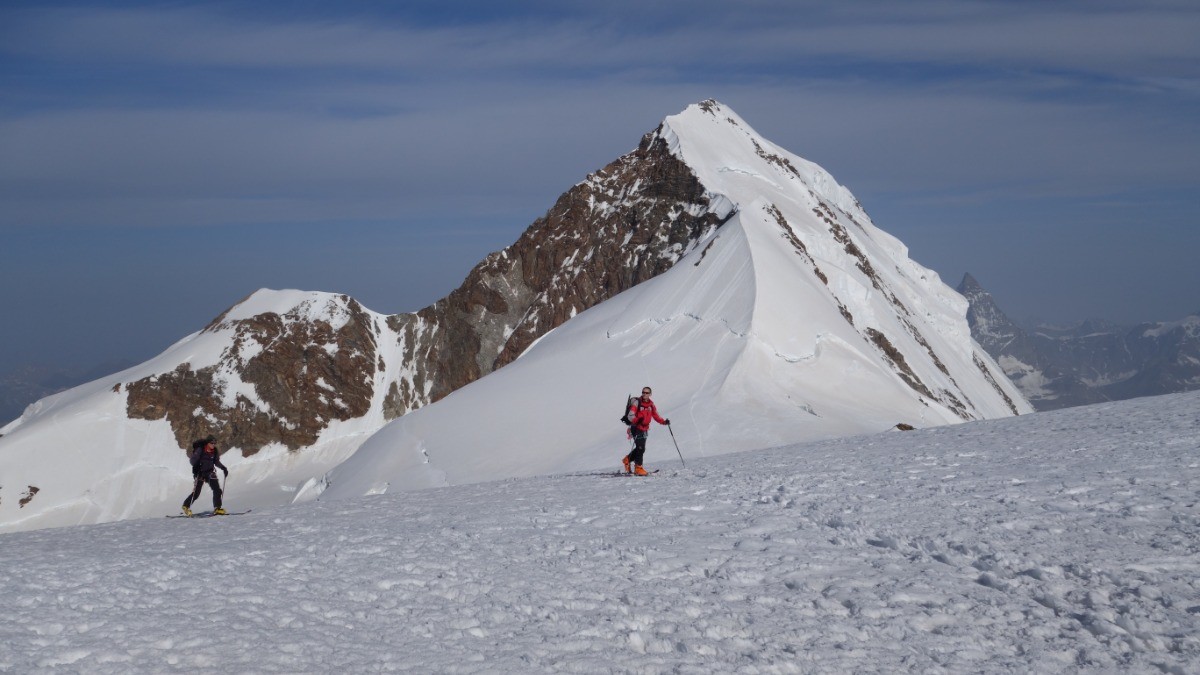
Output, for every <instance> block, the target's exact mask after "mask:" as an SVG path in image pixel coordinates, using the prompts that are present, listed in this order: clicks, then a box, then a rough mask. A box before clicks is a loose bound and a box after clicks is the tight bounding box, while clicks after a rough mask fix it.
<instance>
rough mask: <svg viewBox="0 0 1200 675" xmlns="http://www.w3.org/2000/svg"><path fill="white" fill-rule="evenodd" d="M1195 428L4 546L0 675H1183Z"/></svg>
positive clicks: (449, 498) (832, 456) (897, 452)
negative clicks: (382, 674)
mask: <svg viewBox="0 0 1200 675" xmlns="http://www.w3.org/2000/svg"><path fill="white" fill-rule="evenodd" d="M1198 408H1200V395H1197V394H1188V395H1178V396H1171V397H1163V398H1156V399H1142V400H1139V401H1133V402H1126V403H1118V404H1105V405H1098V406H1090V407H1087V408H1077V409H1072V410H1065V411H1058V412H1054V413H1043V414H1039V415H1031V416H1026V417H1022V418H1016V419H1007V420H998V421H991V422H979V423H971V424H966V425H960V426H953V427H942V428H937V429H932V430H926V431H918V432H911V433H901V432H891V433H886V434H880V435H875V436H865V437H859V438H851V439H840V440H834V441H826V442H819V443H809V444H805V445H799V446H793V447H791V448H783V449H774V450H765V451H760V452H751V453H742V454H737V455H729V456H722V457H715V458H708V459H699V458H696V459H692V460H690V461H689V462H688V465H687V468H686V469H683V468H680V467H679V465H678V463H677V462H676V463H673V464H672V463H666V462H665V461H664V463H663V464H662V466H663V471H662V472H661V473H660V474H659V475H657V476H654V477H651V478H646V479H634V478H618V479H614V478H611V477H608V476H605V475H601V474H600V473H588V474H572V475H560V476H553V477H547V478H536V479H513V480H506V481H502V482H496V483H487V484H477V485H470V486H460V487H454V488H444V489H433V490H426V491H421V492H414V493H407V494H393V495H384V496H379V497H372V498H364V499H361V500H349V501H329V502H318V503H313V504H305V505H300V506H294V507H290V508H280V509H274V510H262V511H260V510H257V509H256V510H255V511H254V512H253V513H250V514H247V515H244V516H238V517H232V518H212V519H204V520H166V519H163V518H158V519H155V520H142V521H131V522H124V523H115V524H109V525H98V526H89V527H74V528H65V529H58V530H42V531H37V532H24V533H16V534H9V535H5V536H3V537H0V588H3V589H4V590H3V593H2V594H0V617H2V619H0V671H4V672H9V671H11V672H21V673H30V672H47V671H63V672H89V673H124V672H130V671H136V672H180V673H183V672H189V673H190V672H194V671H195V670H197V669H201V670H205V669H207V670H216V669H220V670H223V671H227V672H247V671H252V672H287V673H305V672H333V671H348V672H376V671H391V670H400V671H411V672H439V673H455V672H588V673H592V672H609V671H628V672H652V673H658V672H684V673H708V672H746V673H757V672H805V673H807V672H831V673H832V672H858V673H862V672H895V671H920V672H948V673H959V672H1055V673H1057V672H1076V671H1089V672H1094V671H1108V672H1112V671H1120V672H1150V673H1159V672H1173V673H1185V672H1193V673H1194V672H1198V671H1200V529H1198V527H1197V526H1198V525H1200V517H1198V516H1200V504H1198V503H1197V502H1198V501H1200V452H1198V449H1200V420H1197V416H1196V414H1195V411H1196V410H1197V409H1198ZM614 439H615V440H614V450H613V463H614V465H615V464H617V463H618V461H619V457H620V454H621V442H620V439H619V434H618V433H616V432H614ZM684 453H685V455H686V453H687V448H684ZM669 456H674V448H673V447H672V446H671V445H670V439H669V437H668V436H667V435H665V434H659V435H656V436H654V437H653V438H652V439H651V444H650V450H649V452H648V459H650V460H659V461H663V460H665V459H666V458H667V457H669ZM652 463H653V461H652ZM204 499H207V495H205V496H204V497H202V498H201V501H202V503H201V507H202V508H206V507H207V504H204V503H203V500H204ZM227 501H228V502H229V503H230V504H231V505H232V506H236V501H237V495H236V494H231V495H229V498H228V500H227Z"/></svg>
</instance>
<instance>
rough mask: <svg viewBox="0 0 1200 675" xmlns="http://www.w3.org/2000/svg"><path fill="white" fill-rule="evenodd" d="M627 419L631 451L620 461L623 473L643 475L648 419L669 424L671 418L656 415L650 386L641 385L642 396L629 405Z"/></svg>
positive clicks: (656, 409)
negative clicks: (631, 439) (666, 418)
mask: <svg viewBox="0 0 1200 675" xmlns="http://www.w3.org/2000/svg"><path fill="white" fill-rule="evenodd" d="M627 419H629V420H630V422H629V434H630V436H631V437H632V438H633V452H630V453H629V454H628V455H625V457H623V458H622V459H621V463H622V464H624V465H625V473H632V474H634V475H637V476H645V475H646V470H645V469H643V468H642V456H643V455H645V454H646V436H647V435H648V434H649V433H650V421H651V420H654V421H655V422H658V423H659V424H670V423H671V420H664V419H663V418H662V417H660V416H659V415H658V408H657V407H655V405H654V401H651V400H650V387H642V397H641V398H639V399H638V400H637V401H635V402H634V403H633V405H631V406H629V411H628V417H627ZM630 464H633V468H630V466H629V465H630Z"/></svg>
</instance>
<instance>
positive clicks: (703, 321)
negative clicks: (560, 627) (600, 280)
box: [326, 102, 1031, 497]
mask: <svg viewBox="0 0 1200 675" xmlns="http://www.w3.org/2000/svg"><path fill="white" fill-rule="evenodd" d="M658 133H659V135H660V136H661V137H663V138H664V139H665V140H667V142H668V143H669V144H670V147H671V148H672V151H673V152H678V153H681V156H682V158H683V159H684V160H685V161H686V162H687V163H688V165H689V166H691V167H692V168H693V169H694V170H695V171H696V172H697V174H698V176H699V177H700V179H701V181H702V182H703V183H704V184H705V185H706V186H707V187H708V189H709V190H710V191H711V192H712V194H713V196H714V200H715V201H717V200H719V201H726V202H729V203H731V204H733V205H734V208H735V209H736V213H735V214H734V215H733V216H732V218H731V219H730V220H729V221H728V222H726V223H725V224H724V225H722V226H721V228H720V229H718V230H717V231H716V233H715V234H713V235H712V236H711V237H710V238H709V239H708V240H707V241H706V242H701V243H700V244H699V245H698V246H697V247H696V248H695V249H694V250H693V251H692V252H691V253H689V254H688V255H687V256H685V257H684V258H683V259H682V260H681V261H680V262H679V263H677V264H676V265H675V266H674V267H672V268H671V269H670V270H668V271H667V272H665V273H663V274H662V275H660V276H658V277H656V278H654V279H651V280H649V281H647V282H644V283H642V284H640V285H638V286H636V287H634V288H632V289H630V290H628V291H626V292H625V293H622V294H621V295H618V296H617V297H615V298H612V299H610V300H608V301H607V302H604V303H602V304H601V305H598V306H596V307H593V308H591V309H590V310H587V311H585V312H583V313H581V314H579V315H578V316H575V317H574V318H572V319H571V320H570V321H568V322H567V323H565V324H564V325H562V326H560V327H558V328H557V329H555V330H554V331H552V332H551V333H550V334H548V335H546V336H544V337H543V338H542V339H541V340H540V341H539V342H537V343H535V344H534V345H533V346H532V347H530V348H529V349H528V350H527V351H526V352H525V353H524V354H523V355H522V356H521V357H520V358H519V359H518V360H517V361H515V362H514V363H512V364H510V365H509V366H507V367H505V368H503V369H501V370H499V371H497V372H494V373H492V374H491V375H489V376H487V377H485V378H482V379H481V380H478V381H476V382H474V383H472V384H470V385H468V386H466V387H464V388H462V389H459V390H458V391H456V392H454V393H453V394H451V395H450V396H448V397H446V398H445V399H443V400H441V401H439V402H438V403H437V404H435V405H432V406H429V407H426V408H423V409H420V410H417V411H414V412H412V413H410V414H408V415H406V416H404V417H402V418H400V419H398V420H395V421H393V422H391V423H390V424H389V425H388V426H386V427H384V428H383V429H382V430H380V431H379V432H378V433H376V434H375V435H374V436H372V437H371V438H370V439H369V440H368V441H366V442H365V443H364V444H363V445H362V447H360V449H359V450H358V451H357V452H356V453H355V454H354V455H353V456H352V457H351V458H350V459H348V460H346V461H345V462H344V463H342V464H341V465H340V466H338V467H337V468H336V469H335V470H334V471H332V472H331V473H330V474H329V476H328V477H327V479H326V482H327V483H328V492H327V493H326V496H327V497H346V496H355V495H362V494H376V493H380V492H385V491H387V490H395V489H415V488H424V487H433V486H439V485H447V484H461V483H469V482H475V481H480V480H489V479H495V478H498V477H508V476H529V475H536V474H541V473H547V472H553V471H570V470H579V469H584V468H595V467H604V466H616V465H618V464H619V458H620V457H621V456H622V455H624V454H625V453H626V452H628V446H627V445H626V444H625V441H624V439H623V438H622V435H623V429H624V427H622V426H621V425H620V424H619V423H618V422H617V418H618V417H619V416H620V412H621V411H620V409H619V408H620V406H621V405H622V404H623V403H624V401H625V396H626V394H628V393H630V392H634V391H638V390H640V388H641V387H642V386H643V385H650V386H652V387H654V388H655V392H656V395H655V400H656V402H657V404H658V406H659V409H660V412H661V414H662V415H664V416H665V417H668V418H670V419H671V420H672V422H673V423H674V424H673V429H674V430H675V433H676V434H677V435H678V437H679V438H678V440H679V441H680V442H681V443H685V444H687V445H688V447H689V448H691V449H692V451H693V452H694V453H696V454H697V455H708V454H717V453H726V452H736V451H741V450H748V449H754V448H762V447H767V446H771V445H781V444H785V443H793V442H796V441H798V440H803V439H816V438H829V437H834V436H840V435H847V434H856V433H866V432H871V431H879V430H883V429H887V428H890V427H892V426H894V425H896V424H897V423H901V422H903V423H908V424H912V425H915V426H918V427H926V426H933V425H941V424H951V423H956V422H961V421H963V420H964V419H978V418H993V417H1001V416H1005V415H1012V414H1014V413H1015V412H1023V413H1024V412H1030V411H1031V408H1030V407H1029V406H1028V404H1026V403H1025V401H1024V399H1022V398H1021V396H1020V394H1019V393H1018V392H1017V389H1016V387H1014V386H1013V385H1012V384H1011V382H1009V381H1008V380H1007V379H1006V378H1005V377H1004V376H1003V374H1002V371H1001V370H1000V368H999V366H997V365H995V363H994V362H992V360H991V359H990V358H989V357H987V355H986V354H985V353H984V352H983V350H982V349H981V348H979V347H978V345H976V344H975V343H974V341H973V340H972V339H971V337H970V329H969V327H968V325H967V322H966V318H965V311H966V301H965V300H964V299H963V298H962V297H961V296H959V295H957V294H956V293H955V292H954V291H952V290H951V289H950V288H949V287H947V286H946V285H945V284H942V283H941V281H940V280H939V279H938V278H937V275H936V274H935V273H933V272H931V271H929V270H927V269H925V268H923V267H921V266H920V265H918V264H916V263H915V262H913V261H912V260H910V259H909V258H908V257H907V250H906V249H905V248H904V246H903V245H902V244H901V243H900V242H899V241H897V240H896V239H895V238H893V237H891V236H890V235H887V234H886V233H884V232H882V231H880V230H879V229H878V228H876V227H874V226H873V225H872V224H871V223H870V220H869V218H868V217H867V215H866V214H865V213H863V212H862V209H861V208H860V207H859V206H858V205H857V202H855V200H854V198H853V197H852V196H851V195H850V193H849V192H848V191H847V190H846V189H845V188H842V187H841V186H839V185H837V183H836V182H835V181H833V179H832V178H831V177H830V176H829V175H828V174H827V173H825V172H824V171H823V170H821V169H820V168H819V167H817V166H816V165H813V164H811V163H809V162H806V161H805V160H803V159H801V158H799V157H796V156H794V155H791V154H790V153H786V151H783V150H781V149H779V148H778V147H776V146H774V145H772V144H770V142H769V141H767V140H766V139H763V138H762V137H761V136H758V135H757V134H755V133H754V132H753V131H752V130H750V129H749V127H748V126H747V125H746V124H745V122H744V121H741V120H740V118H737V117H736V115H735V114H734V113H733V112H732V111H730V110H728V109H726V108H723V107H722V106H720V105H719V104H716V103H711V102H709V103H706V104H701V105H698V106H692V107H691V108H689V109H688V110H686V111H685V112H683V113H681V114H680V115H677V116H673V117H669V118H667V120H666V121H665V122H664V124H663V126H662V128H660V130H659V131H658ZM872 331H874V332H875V333H876V334H878V335H880V336H884V337H883V339H884V340H885V341H886V343H887V344H888V345H889V346H891V347H893V348H894V349H895V351H896V352H897V353H899V354H900V356H898V357H896V356H894V355H890V354H889V353H888V352H887V351H885V350H884V349H881V348H879V345H878V344H877V343H875V342H873V341H872V339H871V338H870V337H869V335H870V334H871V332H872ZM897 361H900V362H902V363H903V368H901V367H899V366H898V365H897V363H896V362H897ZM984 371H986V372H984ZM914 381H915V382H916V383H917V384H918V385H919V387H918V386H914V385H913V382H914ZM918 389H921V390H922V391H919V390H918ZM654 433H659V434H665V433H666V430H665V429H658V430H657V431H655V432H654Z"/></svg>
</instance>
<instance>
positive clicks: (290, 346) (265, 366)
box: [126, 298, 376, 455]
mask: <svg viewBox="0 0 1200 675" xmlns="http://www.w3.org/2000/svg"><path fill="white" fill-rule="evenodd" d="M344 301H345V303H346V309H347V311H348V312H349V315H350V319H349V320H348V321H347V322H346V324H345V325H344V326H342V327H341V328H340V329H338V330H336V331H335V330H334V329H333V327H332V326H331V325H330V324H329V323H328V322H327V321H313V322H310V321H305V320H303V319H302V317H301V316H298V315H293V314H288V315H283V316H280V315H279V314H274V313H266V314H260V315H258V316H255V317H253V318H250V319H246V320H242V321H237V322H232V323H228V324H226V323H225V322H214V323H213V324H210V325H209V327H208V328H206V330H216V329H217V328H218V327H228V328H232V329H233V331H234V338H233V340H232V342H231V345H230V347H229V348H228V349H227V350H226V352H225V354H223V355H222V361H221V364H220V365H215V366H209V367H206V368H200V369H196V370H194V369H192V368H191V366H190V365H189V364H186V363H185V364H182V365H180V366H179V367H177V368H176V369H175V370H174V371H172V372H170V373H164V374H161V375H158V376H155V377H148V378H144V379H142V380H138V381H136V382H131V383H129V384H128V387H127V388H128V392H129V393H128V396H129V398H128V402H127V404H126V413H127V414H128V415H129V416H130V417H131V418H137V419H149V420H155V419H163V418H166V419H167V420H168V421H169V422H170V424H171V430H172V432H173V433H174V435H175V440H176V442H177V443H178V444H179V447H181V448H186V447H187V445H188V443H189V441H190V439H193V438H197V437H200V436H205V435H207V434H210V433H211V434H213V435H215V436H217V437H218V438H219V439H221V442H222V444H223V445H224V446H225V447H237V448H240V449H241V450H242V453H243V454H245V455H250V454H253V453H255V452H257V451H258V450H259V449H261V448H262V447H263V446H264V445H267V444H268V443H282V444H283V445H285V446H287V447H288V448H290V449H293V450H294V449H298V448H301V447H304V446H307V445H312V444H313V443H314V442H316V440H317V437H318V435H319V434H320V432H321V430H322V429H324V428H325V427H326V426H327V425H328V423H329V421H331V420H335V419H337V420H348V419H351V418H355V417H361V416H362V415H364V414H366V412H367V410H368V408H369V406H370V402H371V399H372V396H373V394H374V376H375V363H376V341H375V332H374V330H373V326H372V325H371V321H370V315H369V314H367V313H366V312H365V311H364V310H363V308H362V307H361V306H360V305H359V304H358V303H357V302H355V301H354V300H351V299H349V298H344ZM226 315H227V314H223V315H222V316H226ZM251 342H254V343H257V344H258V345H260V346H261V347H262V349H261V351H259V352H258V353H257V354H255V355H254V356H252V357H250V358H248V359H246V358H243V351H244V350H246V348H247V347H248V345H249V344H250V343H251ZM231 377H239V378H240V379H241V380H242V381H243V382H245V383H247V384H250V385H252V386H253V388H254V393H255V394H256V396H257V398H258V400H259V401H261V402H262V403H263V404H265V406H266V407H265V409H264V408H262V407H259V406H258V405H256V403H255V402H253V401H251V400H249V399H248V398H246V397H245V396H243V395H240V394H239V395H237V396H236V397H234V403H233V405H232V406H230V405H228V404H227V403H225V398H226V397H225V388H226V386H227V382H228V381H229V378H231Z"/></svg>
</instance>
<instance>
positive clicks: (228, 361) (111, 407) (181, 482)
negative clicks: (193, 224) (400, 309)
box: [0, 290, 402, 532]
mask: <svg viewBox="0 0 1200 675" xmlns="http://www.w3.org/2000/svg"><path fill="white" fill-rule="evenodd" d="M346 300H347V299H346V297H345V296H340V295H335V294H331V293H319V292H308V291H295V290H284V291H270V290H261V291H258V292H256V293H254V294H253V295H251V296H250V297H249V298H247V299H246V300H244V301H243V302H241V303H239V304H237V305H235V306H234V307H233V308H231V309H230V311H229V312H227V313H226V314H225V315H223V316H222V317H221V321H220V322H216V323H214V325H212V326H210V327H208V328H206V329H205V330H202V331H198V332H196V333H193V334H192V335H189V336H187V337H186V338H184V339H182V340H180V341H179V342H177V343H176V344H174V345H172V346H171V347H170V348H168V349H167V350H166V351H164V352H163V353H162V354H160V355H158V356H157V357H155V358H153V359H151V360H150V361H147V362H145V363H143V364H140V365H138V366H135V367H133V368H130V369H128V370H125V371H122V372H119V373H115V374H113V375H110V376H108V377H105V378H102V379H99V380H96V381H94V382H90V383H88V384H85V385H82V386H79V387H76V388H74V389H70V390H68V391H65V392H62V393H60V394H56V395H54V396H50V397H47V398H45V399H42V400H40V401H38V402H36V403H34V404H33V405H31V406H30V407H29V408H28V409H27V410H26V411H25V414H24V415H22V416H21V418H20V419H17V420H15V421H13V422H12V423H10V424H9V425H7V426H5V427H4V428H3V429H0V434H2V435H3V438H0V468H3V467H6V466H7V467H10V468H11V467H13V466H15V465H16V464H17V463H19V465H20V471H19V474H20V477H21V479H22V480H23V483H24V484H13V483H12V478H11V476H12V475H13V474H14V473H18V472H16V471H11V470H10V471H7V472H5V473H7V474H8V476H9V477H8V479H7V480H5V475H4V474H3V473H0V532H3V531H13V530H20V529H30V528H33V527H55V526H62V525H73V524H78V523H88V522H105V521H111V520H122V519H126V518H139V517H142V518H144V517H147V516H151V515H159V514H162V513H164V511H165V512H174V511H177V510H178V504H179V503H181V502H182V501H183V498H184V497H185V496H186V495H187V493H188V491H189V490H190V489H191V487H192V476H191V471H190V465H189V464H188V459H187V457H186V455H185V454H184V452H183V451H182V450H180V449H179V446H178V444H177V441H176V439H175V437H174V435H173V434H172V430H171V427H170V426H169V425H168V424H167V423H165V422H163V421H148V420H139V419H130V418H129V417H128V416H127V402H128V395H129V393H128V388H127V387H126V386H123V385H124V384H125V383H129V382H133V381H136V380H140V379H142V378H146V377H153V376H158V375H161V374H164V373H171V372H172V371H174V370H175V369H176V368H177V367H178V366H180V365H181V364H190V366H191V367H192V368H193V369H196V370H199V369H201V368H205V367H208V366H218V367H219V368H218V371H217V373H216V374H215V376H214V381H215V384H216V386H217V388H218V390H219V391H224V395H225V396H226V397H228V398H229V399H231V400H232V399H234V398H236V397H242V398H243V399H244V400H246V401H248V402H249V403H250V404H251V405H254V406H258V407H259V408H265V409H269V406H268V405H267V404H266V403H265V402H263V401H261V400H260V399H259V397H258V396H257V394H256V393H255V389H254V387H253V386H251V385H249V384H247V383H246V382H244V381H243V380H242V379H241V376H240V374H239V372H238V370H237V366H238V364H240V363H244V362H245V361H246V360H248V359H249V358H250V357H251V356H252V355H253V353H254V349H255V348H258V347H259V346H258V345H257V344H255V343H253V342H246V341H242V340H239V339H238V337H237V334H236V333H237V328H236V325H235V322H238V321H241V320H245V319H249V318H253V317H256V316H261V315H265V314H277V315H279V316H280V317H283V318H284V320H285V321H295V322H312V321H317V320H320V321H325V322H328V323H329V324H330V325H331V326H333V327H334V328H335V329H336V328H338V327H340V325H342V324H343V323H344V322H345V320H346V316H347V313H346ZM364 311H367V312H368V314H372V315H373V316H374V317H375V318H376V319H377V320H376V321H375V322H374V323H375V324H377V325H379V326H380V329H379V330H380V331H381V333H382V334H381V336H380V340H379V342H380V344H387V345H394V344H396V342H397V337H396V336H395V335H394V334H391V333H390V332H389V330H388V328H387V325H386V324H387V322H386V320H385V319H386V317H384V316H383V315H378V314H374V313H371V312H369V310H364ZM235 345H236V346H240V347H241V351H240V353H239V354H237V356H236V357H235V358H231V355H230V352H231V351H232V346H235ZM388 357H389V358H387V359H386V362H387V363H388V364H390V368H391V369H390V370H380V371H379V372H377V373H376V375H375V377H376V379H377V380H378V382H380V383H383V382H387V381H389V380H391V379H395V377H396V375H395V371H396V370H397V368H399V367H400V366H401V365H402V364H401V360H400V359H398V358H394V357H392V355H391V354H390V353H389V354H388ZM376 390H377V391H378V392H379V395H378V396H376V400H374V401H373V402H372V404H371V408H370V412H368V414H367V415H365V416H363V417H361V418H358V419H353V420H350V421H346V422H337V421H335V422H333V423H332V424H331V425H330V427H329V428H328V429H326V430H325V431H324V433H323V434H322V435H321V438H320V439H319V441H318V442H317V443H316V444H315V445H314V446H313V447H312V448H311V449H310V450H309V451H307V452H305V453H302V454H301V453H290V452H288V450H287V448H285V447H283V446H281V445H278V444H274V445H271V446H267V447H266V448H264V449H263V450H261V451H259V452H258V453H257V454H255V455H253V456H251V457H242V456H240V455H239V454H238V453H227V454H225V455H224V459H223V461H224V463H225V464H226V465H227V466H229V467H230V470H231V475H230V478H229V489H230V490H231V491H232V492H235V493H240V494H241V495H242V496H243V497H247V496H249V497H250V499H249V500H248V501H249V502H250V503H252V504H255V505H267V504H276V505H278V504H285V503H288V502H289V501H291V500H292V499H293V498H294V496H295V493H296V490H297V489H298V487H299V486H300V485H302V484H304V483H305V482H306V481H308V480H309V479H310V478H311V477H312V476H313V475H320V473H321V472H323V471H327V470H329V469H330V468H332V467H333V466H336V465H337V463H338V462H340V461H341V460H343V459H345V458H346V457H347V456H348V455H349V454H350V453H351V452H353V451H354V450H355V449H356V448H357V447H358V444H359V443H361V442H362V440H363V439H364V438H366V436H367V435H369V434H370V433H371V432H373V431H375V430H377V429H378V428H379V427H381V426H382V425H383V424H384V415H383V411H382V407H383V400H382V399H383V393H384V392H385V391H386V388H385V387H383V386H376ZM30 487H35V488H38V491H37V492H36V494H35V496H34V497H33V498H32V499H30V500H29V502H28V503H27V504H21V503H20V500H19V499H18V497H19V496H20V495H22V494H27V493H28V491H29V488H30Z"/></svg>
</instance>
